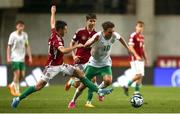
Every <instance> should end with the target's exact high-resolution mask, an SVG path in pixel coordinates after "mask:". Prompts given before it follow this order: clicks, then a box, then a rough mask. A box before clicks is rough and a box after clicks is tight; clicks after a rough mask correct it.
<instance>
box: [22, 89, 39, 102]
mask: <svg viewBox="0 0 180 114" xmlns="http://www.w3.org/2000/svg"><path fill="white" fill-rule="evenodd" d="M35 91H36V89H35V87H34V86H31V87H28V88H27V89H26V90H24V91H23V93H22V94H21V95H20V96H19V99H20V100H22V99H24V98H26V97H27V96H28V95H30V94H32V93H33V92H35Z"/></svg>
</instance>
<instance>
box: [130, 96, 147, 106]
mask: <svg viewBox="0 0 180 114" xmlns="http://www.w3.org/2000/svg"><path fill="white" fill-rule="evenodd" d="M130 102H131V105H132V106H133V107H135V108H139V107H141V106H142V105H143V103H144V100H143V97H142V96H141V95H139V94H135V95H133V96H132V97H131V100H130Z"/></svg>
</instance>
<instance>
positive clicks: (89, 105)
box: [85, 102, 95, 108]
mask: <svg viewBox="0 0 180 114" xmlns="http://www.w3.org/2000/svg"><path fill="white" fill-rule="evenodd" d="M85 107H87V108H94V107H95V106H94V105H92V104H91V103H88V102H87V103H86V104H85Z"/></svg>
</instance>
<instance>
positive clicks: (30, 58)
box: [29, 57, 32, 65]
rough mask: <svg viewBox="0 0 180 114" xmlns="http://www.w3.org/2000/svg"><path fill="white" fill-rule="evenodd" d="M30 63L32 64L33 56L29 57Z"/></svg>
mask: <svg viewBox="0 0 180 114" xmlns="http://www.w3.org/2000/svg"><path fill="white" fill-rule="evenodd" d="M29 64H30V65H31V64H32V57H29Z"/></svg>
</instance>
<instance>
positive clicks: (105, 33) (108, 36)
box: [104, 28, 114, 39]
mask: <svg viewBox="0 0 180 114" xmlns="http://www.w3.org/2000/svg"><path fill="white" fill-rule="evenodd" d="M113 32H114V28H108V29H107V30H105V31H104V35H105V38H106V39H110V38H111V36H112V34H113Z"/></svg>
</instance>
